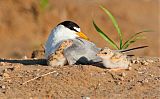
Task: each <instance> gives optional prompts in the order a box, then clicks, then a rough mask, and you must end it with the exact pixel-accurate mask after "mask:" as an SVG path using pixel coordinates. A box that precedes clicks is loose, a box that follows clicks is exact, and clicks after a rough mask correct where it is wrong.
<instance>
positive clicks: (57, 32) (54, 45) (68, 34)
mask: <svg viewBox="0 0 160 99" xmlns="http://www.w3.org/2000/svg"><path fill="white" fill-rule="evenodd" d="M76 37H78V35H76V33H75V31H73V30H70V29H68V28H66V27H64V26H63V25H58V26H57V27H56V28H54V29H53V30H52V31H51V34H50V35H49V37H48V40H47V42H46V44H45V58H48V56H49V55H51V54H52V53H54V52H55V51H56V50H57V49H58V47H59V43H60V42H61V41H63V40H67V39H74V38H76Z"/></svg>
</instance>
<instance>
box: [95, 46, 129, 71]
mask: <svg viewBox="0 0 160 99" xmlns="http://www.w3.org/2000/svg"><path fill="white" fill-rule="evenodd" d="M97 56H99V57H101V59H102V63H103V65H104V66H105V67H106V68H110V69H128V66H129V64H130V62H129V61H128V60H127V55H125V54H123V53H121V52H116V51H113V50H111V49H109V48H107V47H105V48H103V49H101V51H100V52H99V53H98V54H97Z"/></svg>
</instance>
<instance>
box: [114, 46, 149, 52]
mask: <svg viewBox="0 0 160 99" xmlns="http://www.w3.org/2000/svg"><path fill="white" fill-rule="evenodd" d="M146 47H148V46H139V47H134V48H130V49H124V50H117V51H118V52H122V53H126V52H130V51H133V50H137V49H142V48H146Z"/></svg>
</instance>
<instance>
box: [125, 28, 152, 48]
mask: <svg viewBox="0 0 160 99" xmlns="http://www.w3.org/2000/svg"><path fill="white" fill-rule="evenodd" d="M144 32H152V31H151V30H143V31H140V32H137V33H135V34H133V35H132V36H131V37H130V38H129V39H128V40H127V41H126V42H125V43H124V45H123V47H122V49H125V48H127V47H126V46H129V45H128V43H129V44H130V41H132V40H133V39H134V38H135V37H136V36H138V35H139V34H142V33H144Z"/></svg>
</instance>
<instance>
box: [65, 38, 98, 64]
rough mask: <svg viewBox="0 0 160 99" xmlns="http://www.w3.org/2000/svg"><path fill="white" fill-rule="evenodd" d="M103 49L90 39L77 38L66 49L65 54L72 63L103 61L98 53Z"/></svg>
mask: <svg viewBox="0 0 160 99" xmlns="http://www.w3.org/2000/svg"><path fill="white" fill-rule="evenodd" d="M100 50H101V49H100V48H98V47H96V45H95V44H94V43H92V42H90V41H87V40H84V39H81V38H76V39H73V44H72V45H71V46H70V47H68V48H66V49H65V50H64V55H65V57H66V58H67V61H68V63H69V64H70V65H72V64H93V63H97V62H100V61H101V58H100V57H98V56H96V54H97V53H98V52H99V51H100Z"/></svg>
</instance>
